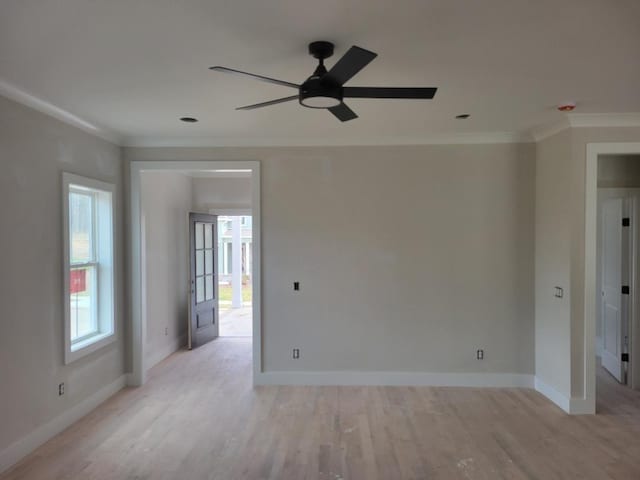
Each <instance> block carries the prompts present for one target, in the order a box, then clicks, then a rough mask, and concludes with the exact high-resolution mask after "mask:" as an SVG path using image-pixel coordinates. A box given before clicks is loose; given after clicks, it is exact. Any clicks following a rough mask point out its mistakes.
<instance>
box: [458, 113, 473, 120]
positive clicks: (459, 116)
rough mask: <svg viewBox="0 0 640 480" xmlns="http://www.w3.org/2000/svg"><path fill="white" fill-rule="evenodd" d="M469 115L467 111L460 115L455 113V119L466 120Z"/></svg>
mask: <svg viewBox="0 0 640 480" xmlns="http://www.w3.org/2000/svg"><path fill="white" fill-rule="evenodd" d="M470 116H471V115H470V114H468V113H461V114H460V115H456V120H466V119H467V118H469V117H470Z"/></svg>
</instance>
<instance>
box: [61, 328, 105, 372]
mask: <svg viewBox="0 0 640 480" xmlns="http://www.w3.org/2000/svg"><path fill="white" fill-rule="evenodd" d="M115 339H116V336H115V333H113V332H109V333H99V334H97V335H93V336H91V337H89V338H87V339H84V340H82V341H81V342H77V343H74V344H72V345H70V346H69V347H68V348H67V350H66V352H65V356H64V360H65V361H64V363H65V365H68V364H69V363H71V362H74V361H76V360H78V359H80V358H82V357H84V356H86V355H89V354H90V353H93V352H95V351H96V350H100V349H101V348H102V347H105V346H107V345H109V344H110V343H112V342H114V341H115Z"/></svg>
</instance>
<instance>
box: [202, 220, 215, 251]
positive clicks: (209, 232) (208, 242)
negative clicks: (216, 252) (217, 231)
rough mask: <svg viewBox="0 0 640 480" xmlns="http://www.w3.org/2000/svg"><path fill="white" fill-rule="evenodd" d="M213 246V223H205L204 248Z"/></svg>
mask: <svg viewBox="0 0 640 480" xmlns="http://www.w3.org/2000/svg"><path fill="white" fill-rule="evenodd" d="M212 247H213V223H205V224H204V248H212Z"/></svg>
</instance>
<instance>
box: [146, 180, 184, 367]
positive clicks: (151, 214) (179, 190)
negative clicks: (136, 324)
mask: <svg viewBox="0 0 640 480" xmlns="http://www.w3.org/2000/svg"><path fill="white" fill-rule="evenodd" d="M140 183H141V190H140V192H141V203H142V218H143V220H142V222H143V225H144V238H145V239H144V242H145V246H146V248H145V250H146V251H145V252H144V257H145V258H144V259H143V262H144V265H145V271H144V275H143V290H144V292H145V293H144V295H145V296H146V307H147V308H146V319H147V325H146V326H147V343H146V348H145V362H146V367H147V368H148V367H151V366H153V365H155V364H156V363H158V362H159V361H160V360H162V359H164V358H165V357H167V356H168V355H170V354H171V353H173V352H175V351H176V350H178V349H179V348H181V347H183V346H185V345H186V339H187V321H188V314H189V303H188V302H189V260H188V259H189V231H188V218H189V217H188V216H189V211H191V210H192V208H191V197H192V191H191V178H190V177H187V176H185V175H183V174H181V173H166V172H143V173H142V174H141V175H140Z"/></svg>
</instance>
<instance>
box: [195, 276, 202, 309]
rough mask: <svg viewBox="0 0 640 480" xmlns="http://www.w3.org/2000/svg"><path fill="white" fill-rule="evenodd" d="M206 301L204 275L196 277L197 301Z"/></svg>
mask: <svg viewBox="0 0 640 480" xmlns="http://www.w3.org/2000/svg"><path fill="white" fill-rule="evenodd" d="M203 301H204V277H198V278H196V303H200V302H203Z"/></svg>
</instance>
